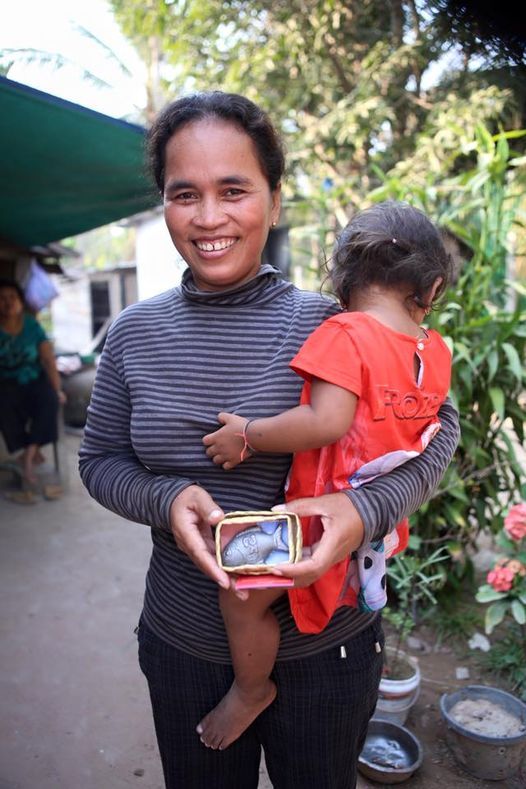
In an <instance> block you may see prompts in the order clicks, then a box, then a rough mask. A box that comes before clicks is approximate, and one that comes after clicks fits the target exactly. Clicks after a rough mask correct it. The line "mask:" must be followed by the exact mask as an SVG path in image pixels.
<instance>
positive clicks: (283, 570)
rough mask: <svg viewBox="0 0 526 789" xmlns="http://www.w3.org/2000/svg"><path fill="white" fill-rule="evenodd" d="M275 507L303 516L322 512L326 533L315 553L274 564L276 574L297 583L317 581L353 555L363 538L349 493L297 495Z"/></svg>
mask: <svg viewBox="0 0 526 789" xmlns="http://www.w3.org/2000/svg"><path fill="white" fill-rule="evenodd" d="M273 510H274V511H278V512H279V511H280V510H282V511H286V512H294V513H296V515H299V516H300V517H304V516H309V515H319V516H320V519H321V522H322V526H323V534H322V537H321V540H320V541H319V542H318V543H316V545H315V546H314V547H313V549H312V554H311V556H309V557H307V558H304V559H302V560H301V561H299V562H297V563H296V564H280V565H279V566H278V567H273V568H272V572H273V573H274V574H276V575H284V576H286V577H287V578H293V579H294V586H298V587H303V586H309V585H310V584H312V583H313V582H314V581H317V580H318V578H320V577H321V576H322V575H323V574H324V573H326V572H327V570H328V569H329V568H330V567H332V565H333V564H336V562H340V561H341V560H342V559H346V558H347V557H349V556H350V555H351V553H352V552H353V551H355V550H356V549H357V548H359V547H360V545H361V544H362V542H363V537H364V526H363V523H362V519H361V518H360V515H359V514H358V511H357V510H356V508H355V506H354V504H353V503H352V501H351V500H350V499H349V498H348V497H347V496H346V494H345V493H341V492H338V493H328V494H327V495H325V496H317V497H315V498H309V499H296V500H295V501H290V502H288V503H287V504H286V505H283V504H280V505H278V507H273Z"/></svg>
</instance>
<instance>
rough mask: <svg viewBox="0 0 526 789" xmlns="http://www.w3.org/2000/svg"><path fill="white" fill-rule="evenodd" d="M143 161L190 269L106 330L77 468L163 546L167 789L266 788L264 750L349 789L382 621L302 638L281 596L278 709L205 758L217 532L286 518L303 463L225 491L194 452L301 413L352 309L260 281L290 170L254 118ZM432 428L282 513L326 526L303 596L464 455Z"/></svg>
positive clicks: (221, 105) (170, 111)
mask: <svg viewBox="0 0 526 789" xmlns="http://www.w3.org/2000/svg"><path fill="white" fill-rule="evenodd" d="M149 152H150V162H151V167H152V173H153V175H154V178H155V181H156V183H157V186H158V188H159V190H160V193H161V195H162V199H163V203H164V216H165V221H166V224H167V227H168V230H169V233H170V235H171V238H172V241H173V243H174V245H175V247H176V248H177V250H178V251H179V253H180V254H181V256H182V257H183V258H184V260H185V261H186V263H187V264H188V268H187V270H186V271H185V272H184V275H183V279H182V282H181V285H180V286H178V287H176V288H171V289H169V290H168V291H166V292H165V293H162V294H160V295H158V296H155V297H153V298H151V299H147V300H145V301H143V302H139V303H138V304H135V305H133V306H130V307H128V308H127V309H126V310H124V312H123V313H122V314H121V315H120V316H119V317H118V318H117V320H116V321H115V322H114V324H113V326H112V327H111V328H110V331H109V333H108V337H107V340H106V343H105V346H104V350H103V353H102V356H101V359H100V364H99V367H98V370H97V376H96V380H95V384H94V388H93V393H92V398H91V403H90V406H89V409H88V418H87V422H86V427H85V431H84V437H83V442H82V445H81V450H80V463H79V468H80V473H81V477H82V480H83V482H84V484H85V485H86V487H87V489H88V491H89V492H90V494H91V495H92V496H93V497H94V498H95V499H96V500H97V501H99V502H100V503H101V504H102V505H103V506H105V507H107V508H108V509H110V510H112V511H114V512H116V513H118V514H120V515H121V516H123V517H125V518H128V519H129V520H130V521H134V522H139V523H144V524H147V525H148V526H149V527H150V528H151V535H152V543H153V550H152V555H151V560H150V565H149V569H148V574H147V579H146V593H145V597H144V603H143V608H142V613H141V616H140V620H139V625H138V631H137V632H138V643H139V662H140V666H141V669H142V671H143V673H144V675H145V677H146V679H147V681H148V686H149V691H150V698H151V702H152V710H153V716H154V722H155V729H156V734H157V741H158V744H159V750H160V754H161V759H162V763H163V770H164V776H165V783H166V787H167V789H181V787H185V788H186V787H189V788H190V787H191V789H210V788H211V787H213V789H256V787H257V785H258V782H259V764H260V759H261V749H262V747H263V749H264V752H265V759H266V765H267V769H268V773H269V776H270V780H271V782H272V784H273V786H274V787H275V789H320V787H323V788H324V789H351V788H352V787H353V786H355V784H356V775H357V762H358V756H359V753H360V751H361V749H362V746H363V742H364V739H365V735H366V731H367V724H368V721H369V719H370V717H371V715H372V714H373V711H374V708H375V705H376V699H377V694H378V685H379V682H380V677H381V671H382V654H381V649H382V645H383V641H384V639H383V634H382V628H381V622H380V618H379V615H378V613H377V612H372V613H364V612H361V611H358V610H357V609H355V608H351V607H342V608H341V609H338V610H337V611H336V612H335V614H334V616H333V617H332V619H331V621H330V622H329V624H328V625H327V627H326V628H325V629H324V630H323V631H322V632H321V633H319V634H316V635H305V634H302V633H300V632H299V631H298V629H297V627H296V625H295V623H294V619H293V618H292V616H291V612H290V608H289V605H288V597H287V595H282V596H281V597H280V598H279V600H278V601H277V602H276V603H275V605H274V612H275V614H276V616H277V618H278V621H279V623H280V628H281V630H280V648H279V653H278V656H277V659H276V663H275V667H274V672H273V680H274V682H275V684H276V686H277V688H278V693H277V695H276V698H275V700H274V701H272V703H270V704H268V703H267V699H264V700H263V706H261V704H259V705H256V706H255V708H253V716H254V720H253V723H252V724H251V725H250V726H248V727H247V728H246V729H245V731H244V732H243V734H242V735H241V736H240V737H238V739H237V740H236V741H235V742H233V743H232V745H231V746H230V747H228V748H226V749H224V750H221V743H218V744H217V747H215V746H214V747H206V743H205V742H204V741H203V739H202V731H200V727H199V722H200V721H201V720H202V719H203V717H204V716H205V715H206V714H207V713H208V712H209V711H210V710H211V709H212V708H213V707H214V706H215V705H216V704H217V703H218V702H219V700H220V699H221V698H222V697H223V696H224V695H225V694H226V692H227V691H228V689H229V688H230V687H231V686H232V682H233V679H234V675H233V670H232V662H231V657H230V650H229V643H228V638H227V634H226V631H225V627H224V623H223V617H222V615H221V611H220V608H219V603H218V588H223V589H229V588H231V579H230V578H229V576H228V574H227V573H226V572H225V571H224V570H223V569H222V568H221V567H219V565H218V564H217V561H216V557H215V547H214V539H213V530H214V527H215V525H216V524H217V523H219V521H220V520H221V519H222V518H223V517H224V515H225V513H226V512H230V511H234V510H250V511H260V510H269V509H271V508H272V507H274V506H275V505H279V504H280V503H281V502H283V499H284V482H285V479H286V477H287V473H288V470H289V467H290V462H291V456H290V454H288V453H279V454H274V455H267V454H263V453H261V454H257V455H254V457H251V458H249V459H248V460H247V461H246V462H245V463H242V464H240V465H239V466H238V467H237V468H236V469H234V470H233V471H231V472H228V473H227V472H225V471H224V470H223V469H222V468H221V467H220V466H218V465H216V464H214V463H213V462H212V460H211V459H210V458H209V457H207V455H206V453H205V450H204V447H203V445H202V437H203V435H206V434H208V433H210V432H212V431H213V430H215V429H216V428H217V414H218V412H219V411H234V410H238V411H239V412H240V413H250V414H252V415H253V416H254V417H262V416H267V415H268V414H269V408H271V409H272V411H273V412H274V413H276V414H277V413H280V412H281V411H284V410H287V409H289V408H292V407H293V406H295V405H296V404H297V402H298V400H299V396H300V392H301V379H300V378H299V376H297V375H296V374H295V373H294V372H293V371H292V370H291V369H290V367H289V362H290V359H292V358H293V357H294V356H295V354H296V353H297V352H298V350H299V349H300V347H301V346H302V344H303V343H304V342H305V340H306V338H307V337H308V335H309V334H310V333H311V332H312V331H313V330H314V329H315V328H316V327H317V326H319V324H320V323H322V321H324V320H325V319H326V318H328V317H329V316H330V315H335V314H336V313H338V312H339V311H340V308H339V306H338V304H337V303H336V302H335V301H334V300H333V299H330V298H328V297H325V296H321V295H320V294H317V293H309V292H306V291H301V290H299V289H298V288H296V287H295V286H294V285H293V284H292V283H291V282H287V281H285V280H283V279H282V278H281V276H280V274H279V271H277V270H276V269H275V268H274V267H273V266H272V265H270V264H269V263H263V262H262V255H263V249H264V247H265V243H266V240H267V237H268V235H269V231H270V229H271V228H272V227H273V226H274V225H275V224H276V223H277V222H278V219H279V212H280V186H281V180H282V177H283V172H284V155H283V149H282V146H281V142H280V139H279V136H278V135H277V133H276V130H275V128H274V126H273V124H272V123H271V121H270V119H269V118H268V116H267V115H266V114H265V113H264V112H263V111H262V110H261V109H260V108H259V107H258V106H257V105H255V104H254V103H253V102H252V101H250V100H248V99H247V98H245V97H243V96H239V95H236V94H229V93H223V92H221V91H212V92H205V93H198V94H195V95H191V96H186V97H183V98H180V99H178V100H176V101H174V102H172V103H170V104H169V105H168V106H167V107H165V109H164V110H162V111H161V113H160V114H159V116H158V118H157V119H156V121H155V122H154V124H153V126H152V129H151V130H150V133H149ZM439 418H440V421H441V424H442V429H441V431H440V432H439V434H438V435H437V436H436V438H435V439H434V440H433V441H432V442H431V443H430V445H429V446H428V447H427V449H426V450H425V451H424V452H423V453H422V456H421V457H418V458H416V459H415V460H411V461H409V462H408V463H406V464H404V466H401V467H400V468H398V469H395V470H394V471H392V472H391V473H390V474H386V475H385V476H383V477H380V478H378V479H377V480H374V481H373V482H371V483H370V484H369V485H364V486H363V487H362V488H361V489H359V490H356V491H354V490H350V489H349V490H346V491H339V492H336V493H332V494H329V495H324V496H320V497H318V498H308V499H300V500H298V501H296V502H291V503H289V504H288V505H287V506H288V508H289V509H291V510H292V511H294V512H296V513H297V514H298V515H301V516H309V515H317V516H319V517H320V519H321V522H322V526H323V533H322V535H321V539H320V541H319V543H318V545H317V546H316V548H315V550H314V551H313V552H312V555H311V556H310V557H308V558H306V559H305V560H304V561H301V562H299V563H298V564H297V565H294V567H292V568H291V570H290V575H291V577H292V576H293V577H294V582H295V584H296V585H297V586H306V585H308V584H310V583H312V582H313V581H315V580H317V579H318V578H320V577H321V576H322V575H323V574H324V573H325V572H326V571H327V570H328V569H329V567H331V566H332V565H334V564H335V563H336V562H338V561H341V560H342V559H345V557H347V556H348V555H349V554H350V553H351V552H352V551H354V550H356V549H358V548H359V547H360V546H361V545H362V544H363V543H366V544H368V543H369V542H372V541H373V540H376V539H383V537H384V536H385V534H386V533H387V532H388V531H390V530H391V529H392V528H393V527H394V525H395V524H396V523H398V522H400V521H401V520H402V519H403V518H404V517H405V516H406V515H408V514H409V513H411V512H414V511H415V510H416V509H417V508H418V507H419V506H420V505H421V504H422V503H423V501H425V500H426V499H427V498H429V496H430V495H431V494H432V492H433V490H434V489H435V487H436V485H437V484H438V482H439V480H440V479H441V477H442V475H443V473H444V472H445V469H446V468H447V466H448V464H449V462H450V460H451V457H452V454H453V452H454V450H455V448H456V444H457V441H458V416H457V414H456V412H455V410H454V409H453V407H452V406H451V404H450V403H449V402H446V403H445V404H444V405H443V406H442V408H441V409H440V411H439ZM125 539H126V535H125V533H123V540H125ZM237 594H238V595H239V596H240V597H241V598H244V597H246V594H247V593H246V591H245V592H243V591H239V592H237ZM101 637H104V634H101ZM258 648H261V649H264V648H265V644H264V643H263V642H261V643H260V644H258ZM344 655H346V657H342V656H344ZM265 705H266V706H265Z"/></svg>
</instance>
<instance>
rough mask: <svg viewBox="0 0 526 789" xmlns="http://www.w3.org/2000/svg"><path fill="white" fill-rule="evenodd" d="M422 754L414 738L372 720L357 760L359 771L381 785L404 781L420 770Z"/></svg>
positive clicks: (384, 722)
mask: <svg viewBox="0 0 526 789" xmlns="http://www.w3.org/2000/svg"><path fill="white" fill-rule="evenodd" d="M423 758H424V752H423V750H422V746H421V745H420V742H419V741H418V740H417V738H416V737H415V735H414V734H412V733H411V732H410V731H409V729H406V728H405V727H404V726H400V725H399V724H398V723H393V722H392V721H388V720H382V719H381V718H372V719H371V720H370V721H369V726H368V728H367V737H366V739H365V744H364V746H363V750H362V752H361V754H360V756H359V759H358V769H359V771H360V772H361V773H362V775H365V776H366V777H367V778H370V779H371V780H372V781H377V782H378V783H381V784H400V783H403V781H407V779H408V778H410V777H411V776H412V775H413V773H414V772H415V771H416V770H418V768H419V767H420V766H421V764H422V761H423Z"/></svg>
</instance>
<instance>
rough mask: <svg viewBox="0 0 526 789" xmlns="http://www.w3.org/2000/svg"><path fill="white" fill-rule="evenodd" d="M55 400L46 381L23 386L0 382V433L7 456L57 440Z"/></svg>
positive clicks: (52, 391)
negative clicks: (8, 453) (28, 447)
mask: <svg viewBox="0 0 526 789" xmlns="http://www.w3.org/2000/svg"><path fill="white" fill-rule="evenodd" d="M57 414H58V397H57V393H56V392H55V390H54V389H53V387H52V386H51V383H50V381H49V378H48V377H47V375H46V374H45V373H43V374H42V375H41V376H40V378H37V379H36V380H35V381H30V382H29V383H27V384H17V383H15V382H14V381H6V380H0V432H1V433H2V434H3V436H4V441H5V443H6V446H7V449H8V450H9V452H16V450H17V449H23V448H24V447H27V446H29V445H30V444H38V446H39V447H41V446H44V445H45V444H52V443H54V442H55V441H56V440H57Z"/></svg>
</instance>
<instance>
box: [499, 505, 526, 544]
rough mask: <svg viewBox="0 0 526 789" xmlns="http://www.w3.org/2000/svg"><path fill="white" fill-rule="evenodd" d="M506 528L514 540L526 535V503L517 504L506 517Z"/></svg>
mask: <svg viewBox="0 0 526 789" xmlns="http://www.w3.org/2000/svg"><path fill="white" fill-rule="evenodd" d="M504 528H505V530H506V531H507V532H508V534H509V536H510V537H511V538H512V540H517V541H518V540H522V539H523V538H524V537H526V503H525V502H522V504H515V506H514V507H512V508H511V509H510V511H509V512H508V514H507V515H506V517H505V518H504Z"/></svg>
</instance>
